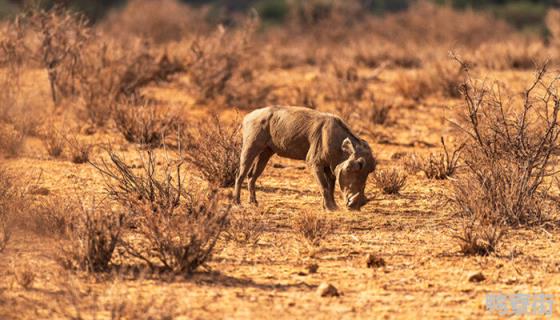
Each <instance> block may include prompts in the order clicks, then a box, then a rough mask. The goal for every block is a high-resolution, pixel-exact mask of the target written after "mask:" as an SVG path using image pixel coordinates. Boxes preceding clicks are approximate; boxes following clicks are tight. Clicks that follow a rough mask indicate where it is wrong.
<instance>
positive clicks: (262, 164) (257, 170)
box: [247, 148, 274, 204]
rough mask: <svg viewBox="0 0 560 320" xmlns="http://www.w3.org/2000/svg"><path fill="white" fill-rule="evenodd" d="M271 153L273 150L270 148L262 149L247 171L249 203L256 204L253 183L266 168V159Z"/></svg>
mask: <svg viewBox="0 0 560 320" xmlns="http://www.w3.org/2000/svg"><path fill="white" fill-rule="evenodd" d="M273 154H274V151H272V149H270V148H266V149H264V150H263V152H261V153H260V154H259V156H258V157H257V160H256V161H255V163H253V166H252V167H251V171H250V173H249V183H248V185H247V186H248V189H249V202H250V203H254V204H257V195H256V191H255V184H256V182H257V179H258V178H259V177H260V175H261V174H262V173H263V171H264V168H266V164H267V163H268V160H269V159H270V157H272V155H273Z"/></svg>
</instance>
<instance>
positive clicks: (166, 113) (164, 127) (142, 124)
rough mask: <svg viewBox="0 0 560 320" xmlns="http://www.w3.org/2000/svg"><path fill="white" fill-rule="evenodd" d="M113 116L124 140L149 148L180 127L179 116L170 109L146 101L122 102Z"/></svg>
mask: <svg viewBox="0 0 560 320" xmlns="http://www.w3.org/2000/svg"><path fill="white" fill-rule="evenodd" d="M113 118H114V120H115V123H116V125H117V129H118V130H119V131H120V132H121V133H122V134H123V136H124V138H125V139H126V141H128V142H132V143H138V144H141V145H144V146H147V147H151V148H157V147H159V146H161V145H162V144H163V142H164V139H165V137H166V136H168V135H169V134H170V133H174V132H175V133H176V132H177V130H178V129H179V127H180V120H179V117H178V116H177V115H176V114H174V112H173V111H172V110H170V109H169V108H165V107H162V106H156V105H152V104H149V103H147V102H143V103H142V104H141V105H139V106H135V105H132V104H123V105H121V106H119V107H117V109H116V110H115V112H114V115H113Z"/></svg>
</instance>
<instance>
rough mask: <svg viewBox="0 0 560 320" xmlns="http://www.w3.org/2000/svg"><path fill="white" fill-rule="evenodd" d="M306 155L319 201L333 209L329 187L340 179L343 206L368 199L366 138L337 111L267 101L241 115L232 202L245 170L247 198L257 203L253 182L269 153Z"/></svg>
mask: <svg viewBox="0 0 560 320" xmlns="http://www.w3.org/2000/svg"><path fill="white" fill-rule="evenodd" d="M274 154H278V155H279V156H281V157H286V158H291V159H297V160H305V161H306V162H307V165H308V167H309V168H310V169H311V170H312V172H313V174H314V175H315V178H316V179H317V182H318V183H319V184H320V186H321V194H322V196H323V207H324V208H325V209H327V210H336V209H337V206H336V202H335V200H334V188H335V183H336V180H337V179H338V183H339V185H340V189H341V191H342V193H343V196H344V200H345V201H346V206H347V207H348V208H349V209H352V210H359V209H360V208H361V207H362V206H363V205H364V204H366V203H367V201H368V200H367V198H366V197H365V195H364V188H365V185H366V180H367V177H368V175H369V174H370V173H371V172H373V171H374V170H375V166H376V160H375V158H374V156H373V154H372V152H371V148H370V147H369V145H368V143H367V142H366V141H364V140H362V139H360V138H358V137H357V136H356V135H355V134H353V133H352V131H351V130H350V129H349V128H348V126H347V125H346V124H345V123H344V122H343V121H342V119H340V118H339V117H337V116H335V115H332V114H329V113H323V112H319V111H316V110H312V109H308V108H303V107H280V106H273V107H266V108H262V109H257V110H255V111H252V112H251V113H249V114H248V115H246V116H245V118H244V119H243V148H242V150H241V159H240V164H239V173H238V175H237V179H236V181H235V198H234V201H235V202H236V203H238V204H239V203H240V193H241V185H242V183H243V180H244V179H245V177H246V176H247V175H248V177H249V183H248V189H249V194H250V198H249V199H250V202H251V203H255V204H256V203H257V197H256V194H255V183H256V181H257V179H258V177H259V176H260V175H261V174H262V172H263V170H264V168H265V167H266V164H267V162H268V160H269V159H270V157H271V156H272V155H274Z"/></svg>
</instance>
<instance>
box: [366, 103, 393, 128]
mask: <svg viewBox="0 0 560 320" xmlns="http://www.w3.org/2000/svg"><path fill="white" fill-rule="evenodd" d="M392 108H393V106H392V105H390V104H388V103H387V102H386V101H380V100H378V99H372V100H371V105H370V108H369V110H368V116H369V119H370V121H371V123H372V124H375V125H384V124H387V120H388V119H389V113H390V112H391V109H392Z"/></svg>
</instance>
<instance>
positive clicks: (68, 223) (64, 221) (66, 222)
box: [25, 196, 82, 237]
mask: <svg viewBox="0 0 560 320" xmlns="http://www.w3.org/2000/svg"><path fill="white" fill-rule="evenodd" d="M81 209H82V208H81V206H80V204H79V203H77V202H76V201H74V200H71V199H70V200H69V199H68V198H63V197H60V196H49V197H46V198H44V199H41V201H37V202H35V203H34V205H33V207H32V209H31V210H30V212H29V214H27V215H26V218H25V219H26V221H25V223H26V229H27V230H31V231H33V232H35V233H37V234H40V235H43V236H51V237H59V236H64V235H66V234H67V232H68V231H72V230H73V229H74V222H75V221H74V216H75V215H76V214H78V213H79V212H81Z"/></svg>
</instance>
